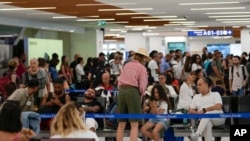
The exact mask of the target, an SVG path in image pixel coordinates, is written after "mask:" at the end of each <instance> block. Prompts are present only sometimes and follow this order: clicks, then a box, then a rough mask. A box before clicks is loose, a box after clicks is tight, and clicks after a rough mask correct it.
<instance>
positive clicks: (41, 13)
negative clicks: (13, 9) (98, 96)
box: [27, 12, 55, 15]
mask: <svg viewBox="0 0 250 141" xmlns="http://www.w3.org/2000/svg"><path fill="white" fill-rule="evenodd" d="M53 14H55V13H46V12H37V13H34V12H32V13H27V15H53Z"/></svg>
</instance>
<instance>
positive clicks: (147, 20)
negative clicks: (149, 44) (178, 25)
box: [143, 19, 186, 22]
mask: <svg viewBox="0 0 250 141" xmlns="http://www.w3.org/2000/svg"><path fill="white" fill-rule="evenodd" d="M143 21H144V22H154V21H186V19H146V20H143Z"/></svg>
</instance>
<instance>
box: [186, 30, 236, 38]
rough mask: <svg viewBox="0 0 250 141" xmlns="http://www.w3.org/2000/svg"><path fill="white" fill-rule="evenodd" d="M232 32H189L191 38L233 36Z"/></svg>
mask: <svg viewBox="0 0 250 141" xmlns="http://www.w3.org/2000/svg"><path fill="white" fill-rule="evenodd" d="M232 35H233V31H232V30H199V31H188V36H189V37H194V36H232Z"/></svg>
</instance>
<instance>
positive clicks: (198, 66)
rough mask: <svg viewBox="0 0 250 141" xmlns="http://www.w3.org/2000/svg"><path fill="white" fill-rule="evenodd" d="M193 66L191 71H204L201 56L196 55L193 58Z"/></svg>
mask: <svg viewBox="0 0 250 141" xmlns="http://www.w3.org/2000/svg"><path fill="white" fill-rule="evenodd" d="M191 64H192V66H191V71H195V70H197V69H202V62H201V56H200V55H199V54H194V55H193V56H192V61H191Z"/></svg>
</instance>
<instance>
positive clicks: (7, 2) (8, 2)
mask: <svg viewBox="0 0 250 141" xmlns="http://www.w3.org/2000/svg"><path fill="white" fill-rule="evenodd" d="M10 3H13V2H10V1H6V2H0V4H10Z"/></svg>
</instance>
